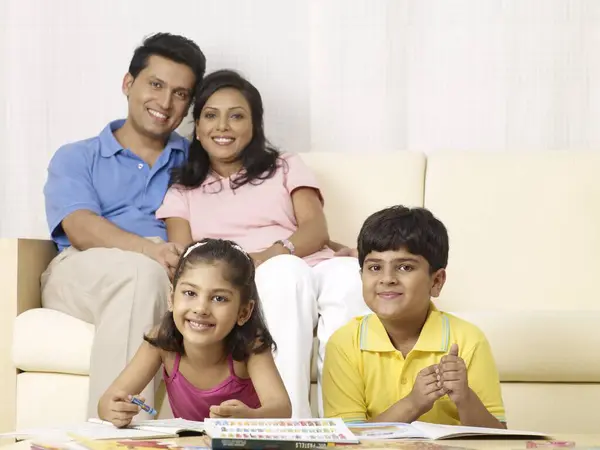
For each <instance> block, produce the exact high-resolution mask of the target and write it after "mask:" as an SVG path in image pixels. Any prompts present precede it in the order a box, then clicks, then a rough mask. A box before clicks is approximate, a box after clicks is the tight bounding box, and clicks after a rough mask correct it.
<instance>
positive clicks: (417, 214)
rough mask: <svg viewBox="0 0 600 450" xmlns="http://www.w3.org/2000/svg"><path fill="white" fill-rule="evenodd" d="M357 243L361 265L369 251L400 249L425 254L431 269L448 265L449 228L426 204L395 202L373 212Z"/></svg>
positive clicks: (366, 221) (432, 270)
mask: <svg viewBox="0 0 600 450" xmlns="http://www.w3.org/2000/svg"><path fill="white" fill-rule="evenodd" d="M357 247H358V263H359V264H360V267H361V269H362V267H363V263H364V262H365V258H366V256H367V255H368V254H369V253H371V252H386V251H396V250H402V249H404V250H406V251H408V252H410V253H412V254H413V255H418V256H422V257H423V258H425V259H426V260H427V262H428V263H429V270H430V273H433V272H435V271H436V270H439V269H443V268H446V266H447V265H448V250H449V243H448V231H447V230H446V227H445V226H444V224H443V223H442V222H441V221H440V220H439V219H437V218H436V217H435V216H434V215H433V214H432V213H431V212H430V211H429V210H428V209H425V208H407V207H406V206H402V205H396V206H392V207H390V208H386V209H382V210H381V211H378V212H376V213H374V214H372V215H371V216H369V217H368V218H367V220H365V223H364V224H363V226H362V228H361V230H360V233H359V234H358V245H357Z"/></svg>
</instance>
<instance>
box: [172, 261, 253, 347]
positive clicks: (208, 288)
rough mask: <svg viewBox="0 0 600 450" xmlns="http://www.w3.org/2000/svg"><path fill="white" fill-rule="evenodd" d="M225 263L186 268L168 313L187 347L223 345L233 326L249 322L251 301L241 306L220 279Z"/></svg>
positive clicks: (234, 291) (233, 289)
mask: <svg viewBox="0 0 600 450" xmlns="http://www.w3.org/2000/svg"><path fill="white" fill-rule="evenodd" d="M225 270H227V267H225V266H224V263H221V262H215V263H211V264H208V263H199V264H195V265H194V266H191V267H187V268H185V270H184V272H183V273H182V274H181V277H180V278H179V281H178V282H177V286H176V287H175V290H174V292H173V296H172V302H171V304H170V305H169V309H170V310H171V311H173V319H174V321H175V326H176V327H177V329H178V330H179V332H180V333H181V334H182V335H183V340H184V343H185V344H186V345H194V346H208V345H213V344H215V343H220V342H222V341H223V340H224V339H225V338H226V337H227V335H228V334H229V333H230V332H231V330H232V329H233V328H234V327H235V326H236V325H239V326H241V325H243V324H244V323H246V322H247V321H248V319H249V318H250V316H251V314H252V310H253V309H254V300H250V301H249V302H248V303H247V304H245V305H242V301H241V299H240V294H239V291H238V289H237V288H236V287H235V286H233V285H232V284H231V283H230V282H229V281H227V280H226V279H225V278H223V273H224V271H225Z"/></svg>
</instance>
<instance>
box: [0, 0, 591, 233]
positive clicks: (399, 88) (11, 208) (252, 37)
mask: <svg viewBox="0 0 600 450" xmlns="http://www.w3.org/2000/svg"><path fill="white" fill-rule="evenodd" d="M167 5H168V6H167ZM0 20H1V22H0V24H1V25H2V27H1V30H0V43H1V44H2V45H0V58H1V59H0V61H1V63H0V64H1V66H0V67H1V69H0V101H3V104H2V106H3V107H2V110H1V111H2V115H0V151H1V152H2V155H1V161H2V162H1V163H0V236H2V237H13V236H26V237H45V236H47V230H46V224H45V219H44V213H43V197H42V187H43V183H44V180H45V169H46V165H47V163H48V160H49V158H50V156H51V155H52V153H53V152H54V151H55V150H56V148H57V147H59V146H60V145H61V144H63V143H65V142H69V141H74V140H77V139H82V138H85V137H89V136H92V135H95V134H97V133H98V132H99V131H100V130H101V129H102V128H103V127H104V125H105V124H106V123H107V122H108V121H109V120H112V119H114V118H117V117H121V116H123V114H124V112H125V99H124V97H123V96H122V95H121V92H120V83H121V79H122V76H123V75H124V73H125V71H126V70H127V65H128V63H129V59H130V58H131V54H132V51H133V49H134V48H135V46H136V45H138V44H139V43H140V41H141V40H142V38H143V36H144V35H147V34H149V33H152V32H156V31H170V32H173V33H181V34H184V35H187V36H188V37H191V38H192V39H194V40H196V42H198V44H199V45H200V46H201V48H202V49H203V51H204V52H205V53H206V55H207V58H208V68H209V70H213V69H217V68H222V67H231V68H235V69H238V70H241V71H242V72H244V73H245V74H246V75H247V76H248V77H249V78H250V79H251V80H252V81H253V82H254V83H255V84H256V85H257V87H258V88H259V89H260V90H261V92H262V94H263V97H264V101H265V106H266V125H267V134H268V136H269V137H270V138H271V140H272V141H273V142H274V143H275V144H276V145H278V146H280V147H281V148H283V149H286V150H290V151H295V152H301V151H323V150H328V151H340V152H350V151H361V152H372V151H395V150H407V149H408V150H418V151H426V152H432V151H438V150H442V151H443V150H444V149H457V148H459V149H476V150H481V151H502V150H505V149H518V150H523V151H527V150H553V149H563V148H573V149H575V148H577V149H594V150H596V149H600V145H599V144H600V127H598V126H594V125H595V121H596V120H597V118H600V51H598V48H600V2H598V1H595V0H586V1H577V0H455V1H448V0H310V1H307V0H296V1H292V0H252V1H247V0H202V1H198V0H172V1H171V2H162V1H157V0H128V1H126V2H124V1H122V0H121V1H119V0H102V1H95V2H81V1H78V0H54V1H52V2H48V1H44V0H4V1H0ZM5 115H6V117H5ZM188 129H189V128H188Z"/></svg>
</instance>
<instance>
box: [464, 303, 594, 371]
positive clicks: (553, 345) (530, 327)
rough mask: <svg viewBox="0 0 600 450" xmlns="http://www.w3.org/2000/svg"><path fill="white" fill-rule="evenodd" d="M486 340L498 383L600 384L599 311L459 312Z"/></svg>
mask: <svg viewBox="0 0 600 450" xmlns="http://www.w3.org/2000/svg"><path fill="white" fill-rule="evenodd" d="M454 315H456V316H458V317H460V318H462V319H464V320H468V321H469V322H471V323H473V324H475V325H476V326H478V327H479V328H480V329H481V330H482V331H483V332H484V334H485V335H486V337H487V338H488V341H489V342H490V345H491V347H492V352H493V354H494V357H495V359H496V364H497V366H498V371H499V372H500V380H501V381H502V382H508V381H521V382H571V383H584V382H596V383H597V382H600V358H598V357H597V356H596V354H597V349H598V348H600V333H598V324H599V323H600V311H485V312H483V311H460V312H456V313H454Z"/></svg>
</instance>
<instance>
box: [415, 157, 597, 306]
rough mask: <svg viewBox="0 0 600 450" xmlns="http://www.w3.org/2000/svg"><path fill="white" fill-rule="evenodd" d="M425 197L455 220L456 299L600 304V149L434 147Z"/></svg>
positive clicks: (452, 287) (452, 263) (452, 276)
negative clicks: (455, 149)
mask: <svg viewBox="0 0 600 450" xmlns="http://www.w3.org/2000/svg"><path fill="white" fill-rule="evenodd" d="M425 206H426V207H427V208H429V209H431V211H433V212H434V214H436V215H437V216H438V217H439V218H440V219H441V220H442V221H443V222H444V223H445V224H446V226H447V227H448V232H449V235H450V259H449V263H448V282H447V284H446V286H445V288H444V291H443V294H442V297H441V299H440V300H441V304H443V305H444V306H445V307H447V308H448V309H452V310H454V311H458V310H480V309H494V310H504V311H522V310H524V309H527V310H540V311H543V310H551V311H554V310H559V311H562V310H582V309H589V310H595V311H600V301H598V292H599V290H598V279H599V278H598V276H599V274H600V153H579V152H550V151H546V152H533V153H532V152H519V153H516V152H514V153H513V152H502V153H484V152H444V153H438V154H434V155H431V156H429V158H428V160H427V175H426V182H425Z"/></svg>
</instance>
